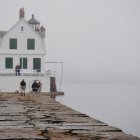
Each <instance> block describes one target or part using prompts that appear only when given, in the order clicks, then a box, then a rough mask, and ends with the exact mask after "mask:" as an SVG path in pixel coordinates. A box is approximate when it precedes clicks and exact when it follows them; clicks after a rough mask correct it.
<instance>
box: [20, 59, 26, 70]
mask: <svg viewBox="0 0 140 140" xmlns="http://www.w3.org/2000/svg"><path fill="white" fill-rule="evenodd" d="M22 60H23V62H22ZM22 66H23V69H27V58H20V67H21V69H22Z"/></svg>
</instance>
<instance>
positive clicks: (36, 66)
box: [33, 58, 41, 72]
mask: <svg viewBox="0 0 140 140" xmlns="http://www.w3.org/2000/svg"><path fill="white" fill-rule="evenodd" d="M33 70H36V71H37V72H40V71H41V58H33Z"/></svg>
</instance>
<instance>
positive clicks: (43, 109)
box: [0, 93, 140, 140]
mask: <svg viewBox="0 0 140 140" xmlns="http://www.w3.org/2000/svg"><path fill="white" fill-rule="evenodd" d="M2 139H9V140H12V139H15V140H21V139H26V140H49V139H50V140H56V139H57V140H97V139H98V140H140V139H139V138H137V137H134V136H132V135H129V134H126V133H124V132H122V130H121V129H119V128H116V127H112V126H109V125H107V124H105V123H104V122H101V121H99V120H96V119H94V118H91V117H89V116H87V115H86V114H82V113H80V112H78V111H76V110H73V109H71V108H69V107H67V106H65V105H62V104H60V103H58V102H56V101H55V99H54V98H50V95H49V94H47V93H43V94H37V95H36V96H32V95H31V96H29V95H26V96H20V94H18V93H17V94H14V93H13V94H6V93H3V94H1V95H0V140H2Z"/></svg>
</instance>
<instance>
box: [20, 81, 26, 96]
mask: <svg viewBox="0 0 140 140" xmlns="http://www.w3.org/2000/svg"><path fill="white" fill-rule="evenodd" d="M20 89H21V95H23V96H25V90H26V82H25V81H24V79H23V80H22V81H21V82H20Z"/></svg>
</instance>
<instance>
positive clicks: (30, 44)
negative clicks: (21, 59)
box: [27, 38, 35, 50]
mask: <svg viewBox="0 0 140 140" xmlns="http://www.w3.org/2000/svg"><path fill="white" fill-rule="evenodd" d="M27 50H35V39H34V38H28V39H27Z"/></svg>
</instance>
